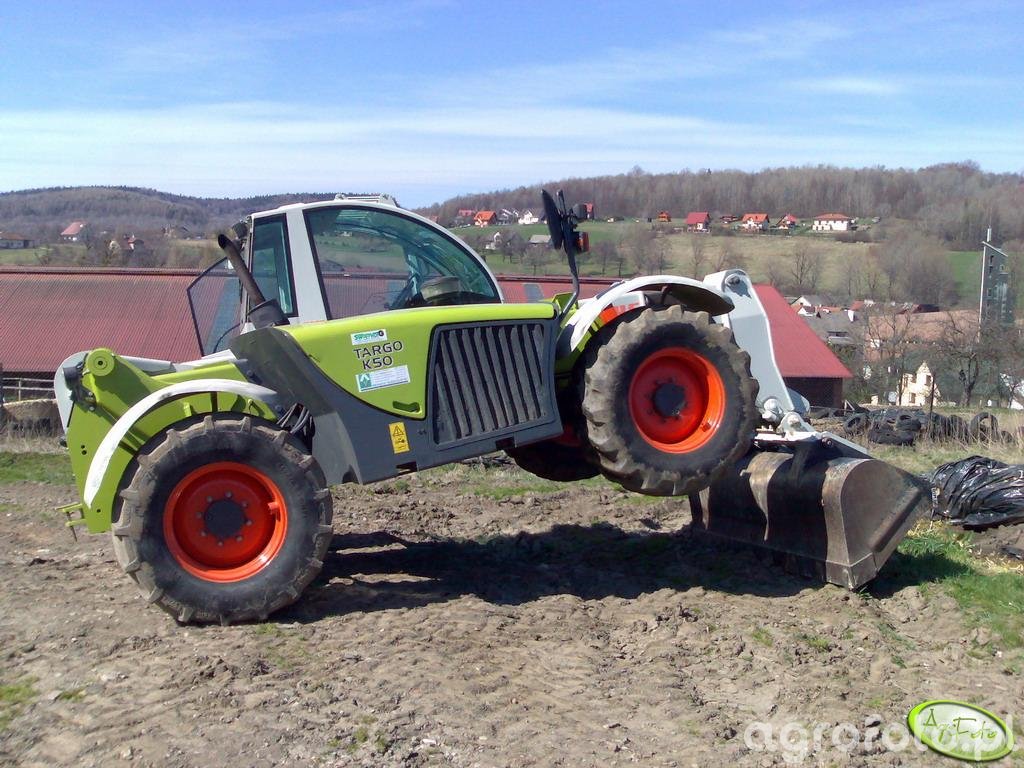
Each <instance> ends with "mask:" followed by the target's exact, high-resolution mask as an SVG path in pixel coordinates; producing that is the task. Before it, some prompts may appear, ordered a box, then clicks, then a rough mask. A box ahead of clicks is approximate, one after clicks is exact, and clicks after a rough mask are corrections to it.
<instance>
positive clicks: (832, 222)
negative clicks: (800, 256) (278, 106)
mask: <svg viewBox="0 0 1024 768" xmlns="http://www.w3.org/2000/svg"><path fill="white" fill-rule="evenodd" d="M856 228H857V225H856V223H854V219H853V218H851V217H850V216H847V215H846V214H845V213H819V214H818V215H817V216H815V217H814V223H813V224H812V225H811V231H812V232H849V231H851V230H854V229H856Z"/></svg>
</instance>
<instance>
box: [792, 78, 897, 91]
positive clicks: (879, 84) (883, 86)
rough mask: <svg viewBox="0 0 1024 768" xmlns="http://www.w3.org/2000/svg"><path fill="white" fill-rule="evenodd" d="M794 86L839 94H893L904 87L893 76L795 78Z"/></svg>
mask: <svg viewBox="0 0 1024 768" xmlns="http://www.w3.org/2000/svg"><path fill="white" fill-rule="evenodd" d="M794 85H795V87H796V88H798V89H801V90H807V91H813V92H815V93H825V94H835V95H841V96H895V95H897V94H900V93H903V92H904V91H905V90H906V88H905V86H904V85H903V84H902V83H901V82H899V81H898V80H897V79H895V78H880V77H851V76H847V77H818V78H808V79H804V80H797V81H796V83H794Z"/></svg>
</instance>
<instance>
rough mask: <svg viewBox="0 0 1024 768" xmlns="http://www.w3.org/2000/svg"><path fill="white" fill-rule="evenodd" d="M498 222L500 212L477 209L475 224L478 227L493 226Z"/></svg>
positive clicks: (474, 218)
mask: <svg viewBox="0 0 1024 768" xmlns="http://www.w3.org/2000/svg"><path fill="white" fill-rule="evenodd" d="M497 223H498V214H496V213H495V212H494V211H477V213H476V215H475V216H474V217H473V224H474V225H475V226H477V227H493V226H494V225H495V224H497Z"/></svg>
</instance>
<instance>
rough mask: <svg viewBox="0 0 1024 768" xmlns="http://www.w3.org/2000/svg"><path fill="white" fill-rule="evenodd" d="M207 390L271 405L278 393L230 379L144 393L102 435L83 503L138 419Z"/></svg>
mask: <svg viewBox="0 0 1024 768" xmlns="http://www.w3.org/2000/svg"><path fill="white" fill-rule="evenodd" d="M209 392H224V393H226V394H230V395H239V396H241V397H248V398H252V399H254V400H262V401H263V402H266V403H268V404H270V405H273V403H274V402H275V401H276V400H277V399H278V396H277V393H276V392H274V390H272V389H267V388H266V387H261V386H259V385H258V384H252V383H250V382H247V381H233V380H231V379H196V380H195V381H182V382H179V383H177V384H171V385H170V386H168V387H164V388H163V389H159V390H157V391H156V392H153V393H152V394H149V395H147V396H146V397H144V398H142V399H141V400H139V402H137V403H136V404H135V405H133V406H132V407H131V408H129V409H128V410H127V411H125V413H124V415H122V416H121V418H119V419H118V420H117V421H116V422H114V426H112V427H111V428H110V431H109V432H107V434H106V435H104V437H103V440H101V441H100V444H99V446H98V447H97V448H96V453H95V454H94V456H93V460H92V463H91V464H90V465H89V474H88V475H87V476H86V479H85V488H84V491H83V493H82V500H83V501H84V502H85V504H86V506H89V507H91V506H92V503H93V501H94V500H95V498H96V494H97V493H99V490H100V487H101V486H102V485H103V481H104V479H105V478H106V474H107V468H108V466H109V464H110V460H111V459H112V458H113V456H114V452H115V451H116V450H117V446H118V445H120V443H121V441H122V440H123V439H124V438H125V436H126V435H127V434H128V432H129V431H130V430H131V428H132V427H133V426H135V424H136V423H137V422H138V421H139V419H141V418H142V417H143V416H145V415H146V414H147V413H149V412H150V411H152V410H153V409H155V408H156V407H158V406H160V405H162V404H163V403H166V402H169V401H171V400H175V399H177V398H180V397H185V396H187V395H196V394H205V393H209Z"/></svg>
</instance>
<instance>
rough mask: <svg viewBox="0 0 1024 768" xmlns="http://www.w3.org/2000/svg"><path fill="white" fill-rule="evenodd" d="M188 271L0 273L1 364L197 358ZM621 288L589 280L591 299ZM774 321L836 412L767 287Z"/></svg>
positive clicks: (509, 285) (534, 284) (525, 283)
mask: <svg viewBox="0 0 1024 768" xmlns="http://www.w3.org/2000/svg"><path fill="white" fill-rule="evenodd" d="M198 274H199V272H198V271H197V270H188V269H116V270H115V269H72V268H57V267H53V268H26V267H0V365H2V366H3V369H4V371H5V372H6V373H7V375H17V374H22V375H31V374H35V375H40V374H42V375H49V374H51V373H52V372H53V371H54V370H56V368H57V366H59V365H60V363H61V362H62V361H63V360H64V359H65V358H66V357H67V356H68V355H71V354H73V353H75V352H79V351H82V350H87V349H94V348H96V347H109V348H110V349H113V350H114V351H115V352H118V353H120V354H124V355H133V356H137V357H151V358H155V359H158V360H174V361H182V360H194V359H196V358H197V357H199V355H200V351H199V346H198V344H197V343H196V339H195V331H194V329H193V325H192V318H191V314H190V313H189V306H188V297H187V295H186V292H185V290H186V288H187V287H188V286H189V284H190V283H191V282H192V281H193V280H194V279H195V278H196V276H197V275H198ZM498 281H499V283H500V284H501V290H502V292H503V293H504V295H505V298H506V300H508V301H512V302H523V301H538V300H540V299H542V298H545V297H549V296H552V295H554V294H556V293H561V292H565V291H570V290H572V284H571V283H570V281H569V279H568V277H566V276H553V277H548V276H540V277H530V276H516V275H500V276H499V278H498ZM615 282H617V281H616V280H614V279H612V278H583V279H582V280H581V291H580V295H581V297H582V298H590V297H592V296H594V295H596V294H598V293H600V292H601V291H602V290H604V289H605V288H607V287H608V286H610V285H612V284H614V283H615ZM755 287H756V290H757V295H758V296H759V297H760V299H761V303H762V304H763V305H764V308H765V311H766V313H767V314H768V321H769V325H770V327H771V334H772V343H773V346H774V348H775V357H776V360H777V361H778V365H779V369H780V370H781V372H782V375H783V378H784V379H785V380H786V383H787V385H788V386H790V387H791V388H793V389H795V390H797V391H798V392H800V393H801V394H802V395H804V397H807V398H808V399H810V400H811V402H812V403H813V404H815V405H831V404H833V403H835V405H839V404H841V402H842V384H843V380H844V379H848V378H851V377H852V375H851V374H850V372H849V371H848V370H847V369H846V367H845V366H844V365H843V364H842V363H841V362H840V361H839V359H838V358H837V357H836V356H835V355H834V354H833V353H832V351H831V350H830V349H829V348H828V346H827V345H826V344H825V343H824V342H823V341H821V339H819V338H818V337H817V336H816V335H815V333H814V331H813V330H812V329H811V328H810V326H808V325H807V323H806V322H804V320H803V318H801V317H800V316H799V315H797V314H796V312H794V311H793V310H792V309H791V308H790V307H789V305H788V304H787V303H786V300H785V299H784V298H783V297H782V295H781V294H780V293H779V292H778V291H777V290H775V289H774V288H772V287H771V286H770V285H758V286H755Z"/></svg>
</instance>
